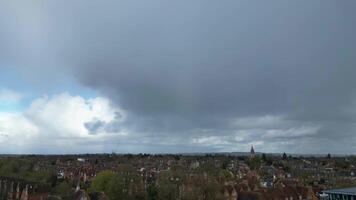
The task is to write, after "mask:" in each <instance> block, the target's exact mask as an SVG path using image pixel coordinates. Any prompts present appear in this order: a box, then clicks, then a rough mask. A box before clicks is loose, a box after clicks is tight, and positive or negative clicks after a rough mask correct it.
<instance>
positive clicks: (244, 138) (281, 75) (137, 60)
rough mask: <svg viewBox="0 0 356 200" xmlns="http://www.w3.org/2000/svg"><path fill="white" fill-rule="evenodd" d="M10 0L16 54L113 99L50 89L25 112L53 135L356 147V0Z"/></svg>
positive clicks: (4, 39)
mask: <svg viewBox="0 0 356 200" xmlns="http://www.w3.org/2000/svg"><path fill="white" fill-rule="evenodd" d="M2 4H3V5H2V6H0V7H1V8H0V26H1V27H3V28H2V29H1V33H0V43H1V44H3V45H1V46H0V59H2V61H1V62H2V66H5V67H6V66H7V67H8V66H11V67H14V66H16V67H15V68H16V70H17V72H18V73H21V74H25V75H26V76H25V77H27V78H28V79H31V80H33V81H32V82H33V84H37V85H41V84H42V83H43V82H49V83H52V84H53V83H56V84H60V83H61V80H62V77H66V76H70V77H73V78H74V79H75V80H76V81H77V83H78V84H81V85H83V86H85V87H89V88H92V89H95V90H97V91H98V93H99V94H100V95H101V96H103V97H105V98H106V99H107V101H110V102H112V105H110V106H109V107H107V110H105V111H101V112H102V113H100V112H99V111H96V110H95V109H96V108H95V105H96V104H99V105H101V104H103V102H100V103H98V102H97V101H100V100H95V101H93V102H87V100H85V99H83V98H81V97H73V99H72V101H66V100H64V99H61V97H62V95H59V96H55V97H49V99H46V98H40V99H37V100H35V101H34V102H33V103H32V105H31V107H30V108H29V109H28V111H27V112H25V113H24V115H23V116H22V115H21V117H26V119H27V118H29V119H31V123H40V124H41V126H35V127H37V129H39V130H38V131H39V132H41V133H40V135H41V137H42V135H43V134H42V132H49V133H51V134H58V135H61V134H65V135H66V137H73V138H75V137H82V136H85V137H88V138H91V137H99V135H100V133H103V132H105V133H108V132H109V133H113V134H114V133H121V134H123V135H126V136H127V137H126V139H121V140H119V139H115V140H117V142H118V143H120V144H121V145H122V146H125V147H122V148H123V149H124V150H123V151H126V150H127V151H130V149H132V148H133V147H131V146H135V145H136V144H141V145H146V146H144V147H142V149H139V150H142V151H158V152H165V151H167V152H179V151H242V150H246V149H248V146H249V145H251V144H255V145H256V146H257V148H259V149H260V150H261V151H275V152H276V151H277V152H278V151H290V152H299V153H309V152H312V153H325V152H326V151H332V152H335V153H353V152H354V151H355V150H356V149H355V147H353V146H355V145H354V144H353V143H352V141H353V139H356V138H355V135H354V132H355V131H356V129H355V120H356V117H355V116H356V113H355V108H356V103H355V100H356V99H355V97H356V96H355V95H356V89H355V86H356V79H355V77H354V74H355V73H356V68H355V64H356V59H355V56H354V54H355V52H356V40H355V37H354V35H356V29H355V26H354V21H355V19H356V15H355V13H354V10H353V8H354V6H355V3H354V2H352V1H344V2H335V1H328V0H327V1H322V2H321V1H313V2H310V1H298V2H285V1H275V2H268V3H267V2H265V3H261V2H239V1H228V2H215V1H200V0H197V1H190V2H166V1H161V0H157V1H150V2H140V3H138V2H132V1H120V2H115V1H106V2H100V1H90V2H84V1H76V2H72V3H71V4H70V5H69V4H68V3H67V2H59V1H57V2H36V3H34V2H29V3H27V4H28V5H26V6H23V5H20V4H18V3H16V2H13V1H9V2H4V3H2ZM83 5H85V6H83ZM57 105H59V106H60V107H65V108H67V109H68V110H65V109H63V110H62V109H61V112H62V114H63V116H62V115H61V116H60V117H58V116H57V113H58V111H57V110H56V109H57ZM91 106H94V107H93V109H94V110H91V108H90V109H89V108H88V107H91ZM74 108H75V109H79V110H81V111H80V112H79V113H76V114H74V115H73V113H72V111H73V110H74ZM116 108H120V110H125V115H123V114H122V113H121V112H120V111H119V112H117V111H115V109H116ZM41 109H42V110H41ZM31 113H32V115H31ZM67 113H70V114H67ZM47 119H51V120H49V121H47V122H46V120H47ZM78 119H80V120H79V121H78ZM73 123H75V124H73ZM77 123H78V124H80V126H78V124H77ZM56 124H57V125H56ZM58 124H60V125H58ZM42 128H43V129H44V130H46V131H44V130H42ZM60 130H61V131H60ZM119 135H120V134H119ZM41 137H39V138H41ZM100 142H102V144H105V142H108V141H100ZM343 143H346V144H347V145H342V144H343ZM87 144H88V145H90V143H89V142H88V143H87ZM325 144H327V145H325ZM130 145H131V146H130ZM327 147H328V148H327ZM125 148H126V149H125ZM119 151H120V150H119Z"/></svg>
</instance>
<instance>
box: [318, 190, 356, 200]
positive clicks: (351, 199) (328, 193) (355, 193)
mask: <svg viewBox="0 0 356 200" xmlns="http://www.w3.org/2000/svg"><path fill="white" fill-rule="evenodd" d="M320 199H321V200H344V199H345V200H356V187H352V188H340V189H330V190H324V191H323V194H322V195H321V196H320Z"/></svg>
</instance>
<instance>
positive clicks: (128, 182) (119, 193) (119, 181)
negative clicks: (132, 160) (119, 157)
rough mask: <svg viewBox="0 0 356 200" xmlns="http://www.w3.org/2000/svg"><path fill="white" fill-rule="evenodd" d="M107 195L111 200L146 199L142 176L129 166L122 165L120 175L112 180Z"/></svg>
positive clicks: (116, 175)
mask: <svg viewBox="0 0 356 200" xmlns="http://www.w3.org/2000/svg"><path fill="white" fill-rule="evenodd" d="M107 194H108V197H109V199H110V200H121V199H125V200H134V199H145V193H144V191H143V185H142V182H141V181H140V176H139V175H138V174H137V173H136V171H135V170H134V168H133V167H131V166H129V165H122V166H121V167H120V169H119V171H118V173H117V174H115V176H114V177H112V178H111V179H110V182H109V183H108V187H107Z"/></svg>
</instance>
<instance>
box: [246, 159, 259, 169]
mask: <svg viewBox="0 0 356 200" xmlns="http://www.w3.org/2000/svg"><path fill="white" fill-rule="evenodd" d="M247 165H248V166H249V167H250V169H252V170H254V169H259V168H260V166H261V158H260V157H254V158H251V159H249V160H248V161H247Z"/></svg>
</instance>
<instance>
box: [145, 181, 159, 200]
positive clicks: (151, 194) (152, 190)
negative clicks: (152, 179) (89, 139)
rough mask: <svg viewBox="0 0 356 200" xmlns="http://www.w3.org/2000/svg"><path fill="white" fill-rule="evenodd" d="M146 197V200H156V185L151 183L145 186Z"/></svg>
mask: <svg viewBox="0 0 356 200" xmlns="http://www.w3.org/2000/svg"><path fill="white" fill-rule="evenodd" d="M147 199H148V200H158V191H157V187H156V186H155V185H153V184H151V185H149V186H148V188H147Z"/></svg>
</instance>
